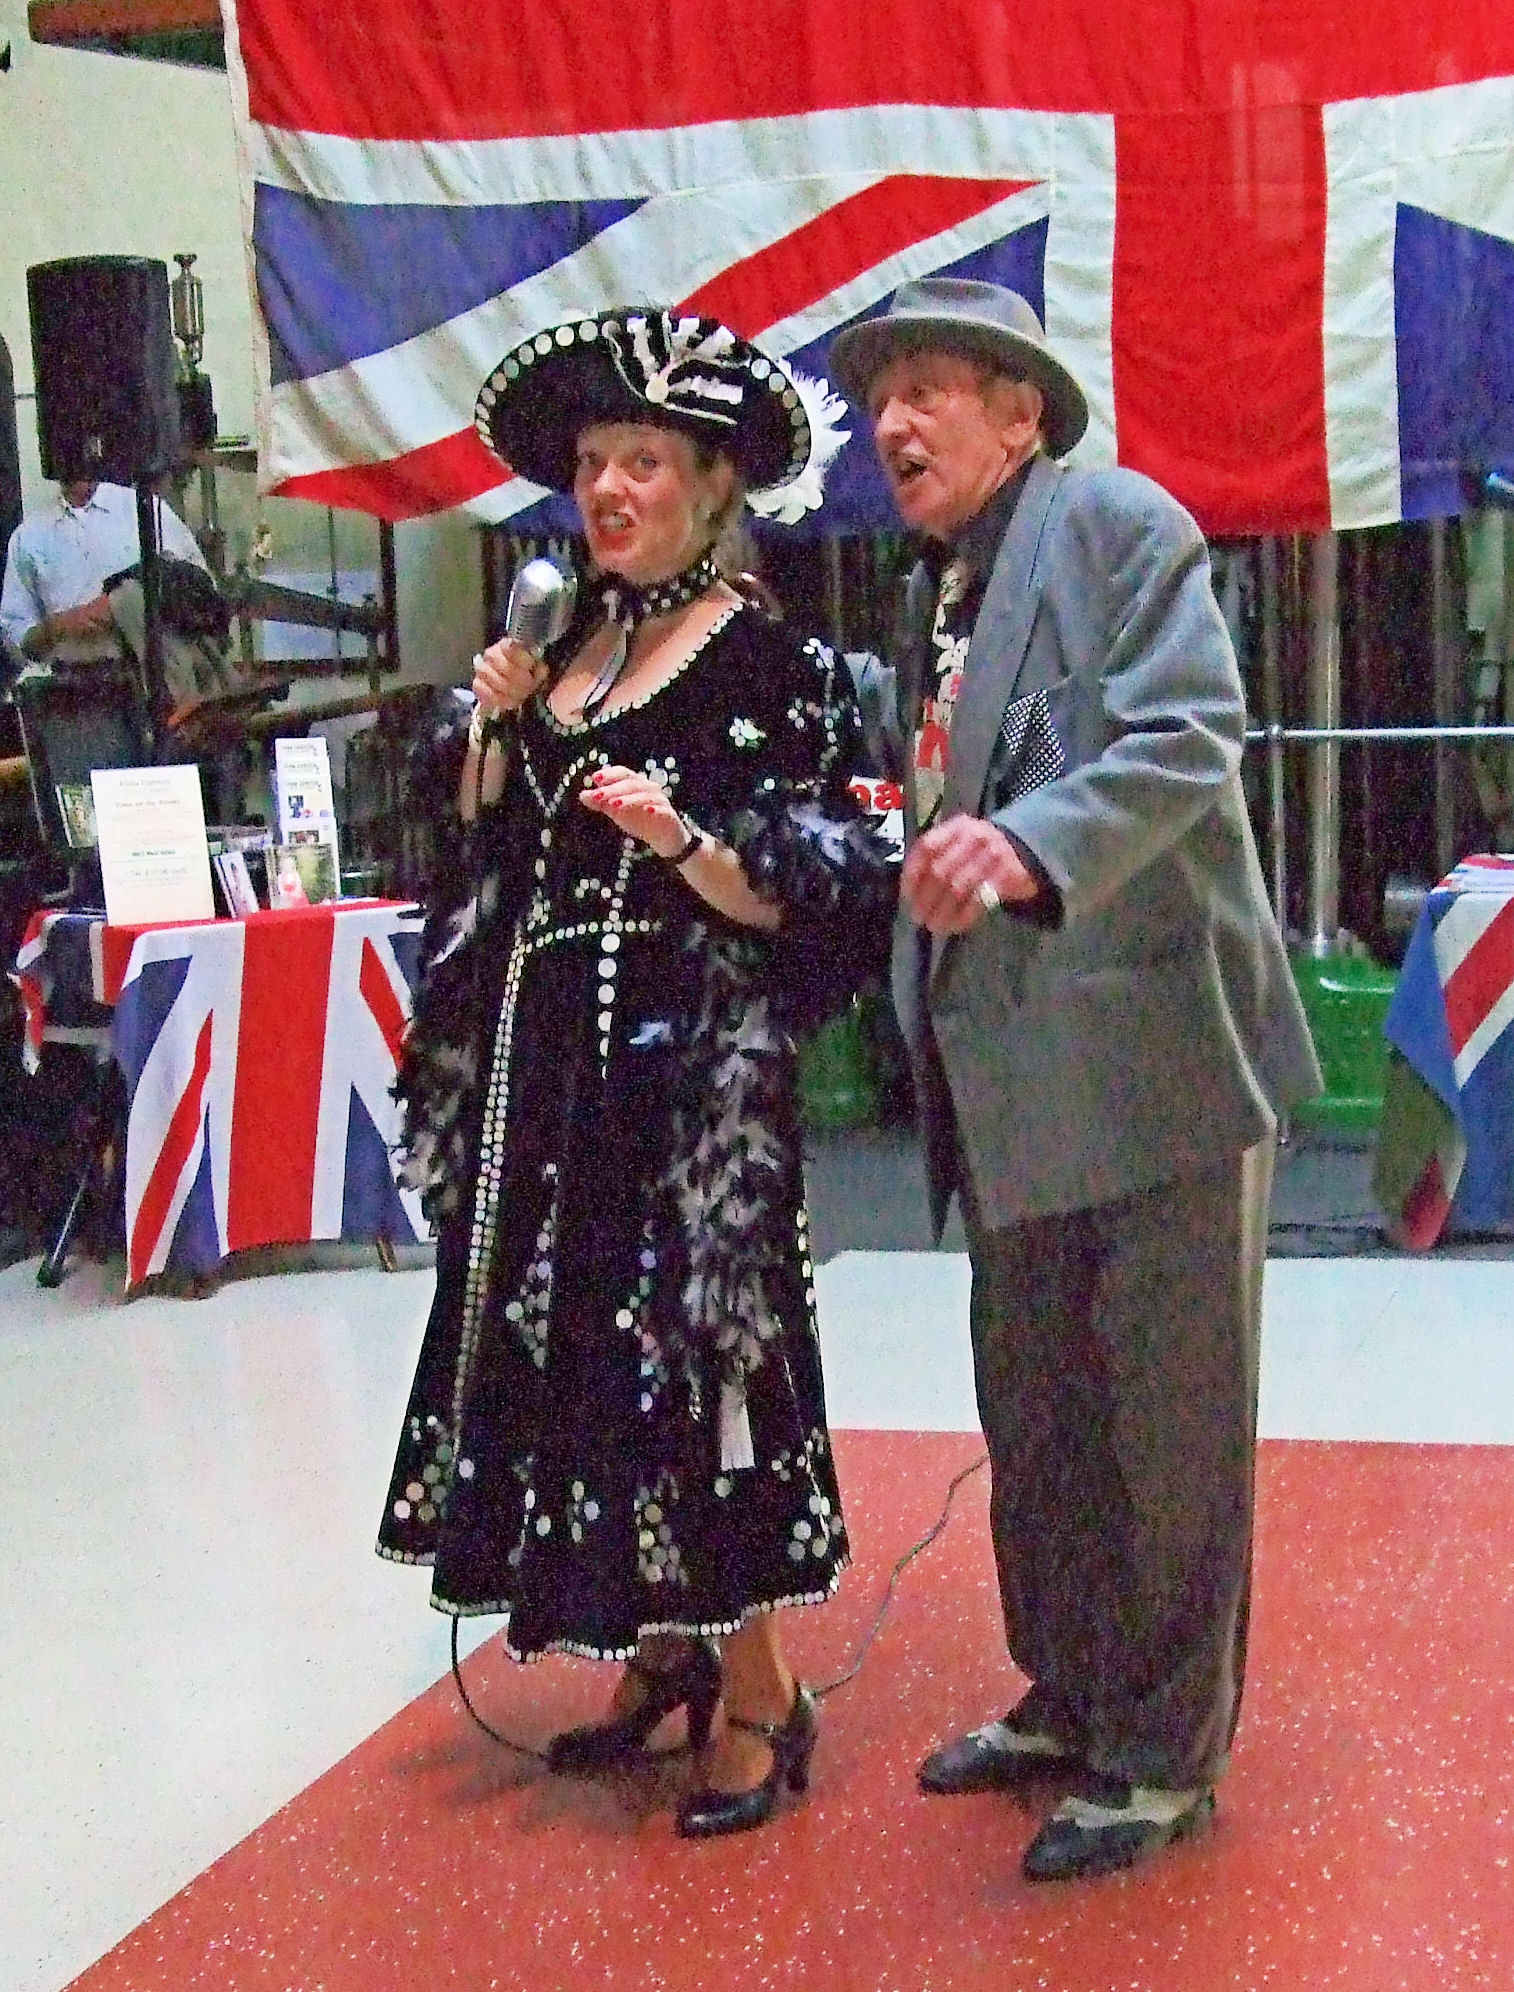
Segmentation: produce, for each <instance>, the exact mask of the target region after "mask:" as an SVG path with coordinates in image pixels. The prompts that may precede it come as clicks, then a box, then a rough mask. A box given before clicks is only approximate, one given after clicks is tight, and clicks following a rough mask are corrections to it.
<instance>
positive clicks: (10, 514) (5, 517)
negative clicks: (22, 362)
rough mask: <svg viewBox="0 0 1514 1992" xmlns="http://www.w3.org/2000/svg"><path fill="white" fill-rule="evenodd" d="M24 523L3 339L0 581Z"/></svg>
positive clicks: (11, 391)
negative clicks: (9, 549) (8, 550)
mask: <svg viewBox="0 0 1514 1992" xmlns="http://www.w3.org/2000/svg"><path fill="white" fill-rule="evenodd" d="M20 523H21V459H20V455H19V453H18V451H17V449H16V381H15V376H14V374H13V373H12V372H11V355H10V348H9V346H7V345H6V343H5V340H4V338H3V337H0V579H3V578H4V575H5V550H6V548H7V546H9V544H10V536H11V534H12V533H13V532H14V531H15V530H16V528H17V526H19V525H20Z"/></svg>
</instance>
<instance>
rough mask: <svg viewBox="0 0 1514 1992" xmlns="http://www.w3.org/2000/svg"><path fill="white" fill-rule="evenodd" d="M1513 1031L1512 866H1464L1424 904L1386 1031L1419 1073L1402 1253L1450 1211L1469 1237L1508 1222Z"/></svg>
mask: <svg viewBox="0 0 1514 1992" xmlns="http://www.w3.org/2000/svg"><path fill="white" fill-rule="evenodd" d="M1511 1026H1514V859H1509V858H1500V857H1478V858H1471V859H1468V860H1467V861H1466V862H1465V863H1464V864H1461V865H1458V866H1457V867H1456V869H1455V871H1453V872H1452V873H1451V875H1450V876H1449V877H1448V878H1445V879H1442V880H1441V882H1440V884H1439V885H1438V886H1437V887H1436V889H1435V890H1434V892H1432V893H1431V894H1430V897H1429V900H1428V902H1427V903H1426V908H1425V914H1424V917H1423V918H1422V919H1421V921H1420V923H1419V925H1418V927H1417V928H1416V929H1415V932H1414V935H1413V937H1412V939H1411V941H1410V943H1409V948H1408V952H1407V953H1406V955H1405V957H1404V965H1403V970H1402V973H1401V975H1400V977H1399V982H1398V987H1397V988H1396V990H1395V991H1394V996H1393V1002H1392V1004H1391V1005H1390V1007H1389V1011H1388V1016H1387V1019H1386V1022H1385V1025H1384V1029H1385V1031H1386V1034H1387V1037H1388V1041H1389V1043H1390V1044H1391V1045H1392V1046H1393V1048H1394V1049H1395V1050H1396V1051H1397V1052H1398V1053H1399V1055H1400V1057H1401V1058H1402V1059H1403V1060H1404V1061H1405V1062H1406V1064H1407V1065H1408V1066H1409V1068H1410V1071H1411V1072H1412V1074H1413V1075H1414V1078H1413V1080H1412V1081H1411V1082H1410V1084H1411V1085H1412V1087H1413V1092H1412V1094H1411V1095H1410V1096H1409V1098H1408V1099H1407V1100H1403V1099H1401V1100H1400V1103H1399V1104H1400V1107H1401V1109H1402V1110H1403V1111H1402V1114H1401V1118H1403V1120H1404V1121H1405V1123H1406V1126H1407V1127H1408V1128H1409V1129H1410V1130H1411V1139H1413V1140H1414V1141H1416V1142H1417V1143H1418V1145H1419V1146H1420V1147H1421V1149H1422V1150H1424V1151H1426V1152H1424V1153H1423V1156H1422V1159H1421V1161H1420V1166H1419V1168H1418V1171H1417V1173H1416V1174H1414V1176H1413V1177H1412V1179H1411V1180H1410V1181H1409V1182H1408V1183H1407V1186H1406V1187H1405V1189H1404V1192H1403V1195H1402V1199H1401V1201H1400V1202H1399V1207H1398V1213H1397V1216H1398V1229H1399V1231H1400V1233H1401V1235H1402V1237H1403V1239H1404V1241H1405V1242H1406V1243H1407V1244H1410V1245H1413V1246H1416V1247H1418V1248H1419V1249H1423V1248H1424V1247H1426V1246H1428V1245H1432V1244H1433V1243H1434V1242H1435V1240H1436V1239H1437V1238H1438V1237H1439V1236H1440V1233H1441V1231H1442V1229H1443V1228H1444V1226H1445V1223H1446V1220H1447V1218H1448V1217H1449V1216H1450V1214H1451V1210H1452V1206H1453V1204H1454V1206H1455V1209H1456V1215H1457V1220H1458V1222H1459V1223H1460V1224H1462V1225H1463V1226H1466V1227H1468V1228H1471V1229H1474V1230H1477V1229H1494V1228H1497V1227H1499V1226H1506V1225H1508V1224H1509V1223H1511V1222H1514V1124H1511V1121H1510V1117H1509V1106H1508V1103H1509V1099H1510V1096H1511V1092H1514V1028H1511ZM1394 1159H1395V1158H1389V1163H1388V1167H1389V1170H1390V1171H1391V1168H1392V1164H1393V1161H1394ZM1379 1174H1380V1176H1381V1175H1382V1174H1383V1163H1382V1161H1381V1159H1380V1162H1379Z"/></svg>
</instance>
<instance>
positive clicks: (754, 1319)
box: [379, 306, 892, 1836]
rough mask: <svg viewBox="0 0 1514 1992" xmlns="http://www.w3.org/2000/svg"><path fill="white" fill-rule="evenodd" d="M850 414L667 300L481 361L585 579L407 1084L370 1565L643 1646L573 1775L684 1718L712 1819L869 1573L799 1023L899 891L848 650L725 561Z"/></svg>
mask: <svg viewBox="0 0 1514 1992" xmlns="http://www.w3.org/2000/svg"><path fill="white" fill-rule="evenodd" d="M840 412H841V408H840V404H839V403H837V402H836V401H835V400H834V399H833V398H832V397H829V396H828V395H826V394H825V392H824V390H823V389H820V388H817V387H816V385H815V384H813V383H807V382H801V381H800V380H798V379H797V378H796V377H795V376H794V375H793V374H791V373H790V371H789V369H788V368H787V367H786V366H785V365H784V364H783V363H782V362H781V361H779V360H776V359H772V358H770V357H768V356H766V355H764V354H763V353H761V352H760V351H759V350H758V349H757V348H756V347H754V346H752V345H750V344H749V343H747V342H746V341H745V340H742V339H740V338H739V337H737V336H736V335H735V334H734V333H732V332H731V331H729V330H728V329H727V328H726V327H724V326H722V325H719V324H717V323H716V322H715V321H713V320H710V319H707V318H696V317H692V316H680V315H678V314H676V313H674V312H669V311H664V310H659V309H656V308H654V307H650V306H647V307H624V308H621V309H617V310H614V311H607V312H602V313H600V314H598V315H597V316H595V317H584V318H581V319H574V320H571V321H569V322H568V323H567V324H565V325H562V326H560V327H558V328H556V329H555V330H554V331H552V332H547V333H542V334H540V335H538V336H537V337H536V338H534V339H533V340H531V341H529V342H527V343H526V344H525V345H523V346H521V347H519V348H517V349H516V350H515V351H514V352H512V353H510V354H509V355H507V357H506V358H505V359H504V360H503V361H502V362H501V364H500V366H499V367H498V369H497V370H496V371H495V373H494V374H493V375H492V376H491V377H490V379H489V380H488V381H487V382H486V383H485V385H484V388H483V389H482V391H481V394H480V397H479V404H478V410H477V423H478V428H479V432H480V434H481V435H482V436H483V438H484V440H485V441H486V442H487V443H488V444H489V446H490V447H491V448H492V449H493V450H494V451H495V452H496V453H497V454H498V455H499V456H500V457H502V458H503V459H504V460H505V461H506V462H507V463H508V464H509V465H510V467H511V468H512V469H513V470H515V471H517V472H519V473H520V474H522V475H523V476H525V477H528V478H530V479H532V480H533V481H535V482H536V483H539V484H543V485H546V486H548V487H550V488H552V489H554V490H558V491H571V492H572V494H573V498H574V500H575V502H576V504H577V507H578V511H579V514H580V516H581V519H582V525H583V531H584V535H585V538H586V540H587V547H588V554H589V559H590V563H591V566H592V568H593V570H594V572H595V577H596V578H595V581H594V582H593V584H591V586H590V587H589V589H588V590H586V591H585V595H584V597H583V598H582V599H581V600H580V604H579V611H578V613H577V616H576V619H575V622H574V624H573V626H572V627H571V628H570V629H569V631H568V633H567V635H566V636H565V637H564V638H563V640H562V642H561V643H560V644H559V645H558V646H557V648H556V650H555V652H554V653H553V654H552V655H551V657H550V658H549V666H550V668H547V667H544V666H543V665H542V664H540V663H539V662H538V661H537V660H536V659H535V658H533V656H532V655H531V653H530V652H529V651H527V650H525V649H523V648H522V647H520V646H519V645H517V644H513V643H511V642H508V641H506V642H501V643H496V644H495V645H493V646H492V647H491V648H490V649H489V650H487V651H486V652H485V653H484V654H483V656H482V657H481V658H480V659H479V660H478V663H477V672H476V676H475V679H474V690H475V692H476V694H477V698H478V706H477V711H476V713H475V718H474V727H473V730H472V733H471V735H470V745H469V750H468V754H467V759H466V762H465V764H464V768H463V775H462V784H461V805H462V808H463V812H464V814H465V815H468V814H469V813H471V812H472V811H473V809H474V805H475V799H477V800H478V804H479V806H478V814H477V821H476V823H475V825H474V827H473V831H472V837H473V842H474V847H475V851H476V859H475V864H474V867H473V885H474V890H473V893H472V896H471V898H470V899H469V900H468V902H467V904H466V905H465V906H464V907H462V908H461V909H459V911H458V912H457V913H455V914H454V915H453V917H452V918H451V920H450V922H449V923H448V925H447V930H446V932H445V933H444V934H442V935H441V936H440V937H439V940H438V945H437V947H436V948H435V950H434V959H433V960H432V962H431V964H430V966H429V968H428V972H427V976H426V979H425V982H424V985H423V990H422V995H421V999H420V1002H419V1004H418V1007H417V1015H416V1021H415V1024H414V1026H413V1028H412V1032H411V1037H410V1040H409V1044H408V1048H407V1058H406V1066H405V1073H404V1077H403V1079H402V1089H403V1090H404V1092H405V1094H406V1098H407V1104H408V1107H409V1128H410V1135H411V1149H412V1158H413V1160H412V1167H413V1169H414V1171H415V1172H416V1176H415V1179H416V1180H418V1181H420V1182H421V1183H422V1185H423V1187H424V1188H425V1189H426V1191H427V1193H428V1196H429V1200H430V1205H431V1207H432V1208H433V1210H434V1212H435V1214H436V1215H437V1217H438V1219H439V1229H440V1239H439V1245H438V1253H437V1289H436V1298H435V1302H434V1305H433V1308H432V1312H431V1317H430V1322H429V1325H428V1328H427V1333H426V1338H425V1343H424V1346H423V1349H422V1353H421V1359H420V1366H419V1370H418V1373H417V1376H416V1380H415V1385H414V1389H413V1392H412V1395H411V1400H410V1406H409V1410H408V1414H407V1416H406V1420H405V1425H404V1431H403V1434H402V1439H401V1444H400V1450H399V1457H398V1461H397V1464H396V1468H395V1473H394V1479H393V1484H392V1486H391V1489H390V1495H389V1505H388V1508H387V1511H386V1513H385V1517H384V1521H383V1526H382V1530H381V1535H380V1545H379V1546H380V1550H381V1553H382V1554H384V1555H386V1556H390V1557H393V1558H397V1559H399V1560H401V1561H406V1562H424V1563H430V1564H431V1565H432V1566H433V1593H432V1597H433V1603H435V1604H436V1605H437V1606H438V1607H439V1608H440V1609H441V1610H443V1611H446V1612H450V1613H491V1612H498V1613H503V1614H506V1615H507V1617H508V1627H507V1633H506V1639H507V1644H508V1647H509V1650H510V1652H511V1653H512V1654H513V1655H514V1656H515V1657H516V1658H518V1659H522V1660H524V1659H531V1658H534V1657H536V1656H538V1655H540V1654H543V1653H547V1652H569V1653H578V1654H585V1655H588V1656H590V1657H593V1658H597V1659H605V1660H614V1661H618V1662H620V1663H622V1668H623V1671H622V1673H621V1676H620V1679H619V1682H618V1684H617V1686H616V1689H615V1692H614V1697H613V1700H612V1701H611V1704H610V1707H609V1710H608V1712H607V1714H606V1716H605V1719H604V1720H603V1721H601V1722H598V1723H595V1724H592V1725H589V1726H587V1727H584V1728H580V1729H575V1730H570V1731H568V1732H566V1733H565V1734H562V1735H559V1736H558V1737H556V1738H555V1739H554V1741H553V1744H552V1746H551V1752H550V1761H551V1763H552V1766H553V1768H554V1769H556V1770H558V1771H561V1772H565V1773H578V1774H583V1773H588V1772H593V1771H597V1770H600V1769H603V1768H605V1767H607V1766H610V1765H612V1764H619V1763H624V1762H628V1761H632V1760H634V1759H635V1758H636V1756H637V1755H638V1754H639V1753H640V1752H641V1751H642V1749H643V1747H644V1746H645V1744H646V1743H647V1741H648V1739H649V1738H650V1737H651V1735H652V1732H653V1731H654V1730H655V1729H656V1728H657V1727H658V1725H659V1724H660V1723H661V1722H662V1721H663V1719H664V1718H665V1717H667V1716H669V1715H671V1714H673V1712H674V1711H675V1710H678V1709H680V1708H682V1709H683V1710H684V1711H685V1715H686V1720H687V1725H688V1734H689V1738H690V1741H691V1742H692V1744H693V1745H694V1746H695V1747H696V1748H697V1749H699V1750H701V1752H702V1755H701V1757H700V1759H699V1770H700V1774H699V1779H698V1788H697V1789H694V1790H691V1791H689V1792H688V1793H687V1794H686V1795H685V1797H684V1798H683V1800H682V1802H681V1804H680V1806H679V1810H678V1818H677V1826H678V1830H679V1832H680V1833H682V1834H685V1835H688V1836H704V1835H712V1834H718V1833H729V1832H736V1831H740V1830H742V1829H744V1828H747V1827H753V1826H758V1825H761V1824H762V1823H764V1822H765V1821H766V1820H767V1819H768V1818H769V1817H770V1816H771V1814H772V1812H773V1809H774V1807H775V1805H776V1804H777V1801H778V1796H779V1792H780V1789H781V1788H782V1786H783V1785H785V1784H787V1785H788V1786H789V1787H790V1788H791V1789H792V1790H794V1791H796V1792H797V1791H803V1790H804V1788H805V1786H806V1782H807V1778H808V1771H809V1761H810V1755H811V1752H812V1750H813V1748H814V1743H815V1709H814V1703H813V1701H812V1699H811V1697H810V1696H809V1694H808V1693H807V1692H806V1690H805V1689H804V1688H803V1687H802V1686H801V1685H799V1684H798V1683H797V1682H796V1681H795V1679H794V1676H793V1674H792V1672H791V1671H790V1669H789V1666H788V1664H787V1662H786V1661H785V1658H784V1654H783V1647H782V1641H781V1630H780V1628H781V1623H782V1621H781V1619H780V1617H779V1616H778V1607H780V1606H787V1605H804V1604H816V1603H819V1602H821V1601H822V1600H823V1599H825V1598H827V1597H829V1596H830V1595H831V1593H832V1592H833V1590H834V1589H835V1586H836V1584H837V1581H838V1579H839V1577H840V1573H841V1571H842V1569H843V1567H844V1566H845V1563H846V1561H847V1541H846V1531H845V1527H844V1525H843V1522H842V1517H841V1506H840V1500H839V1497H838V1494H837V1488H836V1480H835V1473H834V1468H833V1465H832V1459H831V1446H830V1439H829V1435H828V1433H827V1430H826V1421H825V1405H824V1396H823V1391H822V1385H821V1375H820V1360H819V1348H818V1344H817V1340H816V1332H815V1295H814V1286H813V1276H812V1270H811V1266H810V1261H809V1256H808V1250H807V1243H806V1229H805V1212H804V1201H803V1183H802V1177H801V1149H800V1130H799V1124H798V1114H797V1100H796V1077H795V1050H794V1032H795V1029H796V1028H798V1027H801V1026H802V1025H803V1024H805V1023H806V1022H807V1021H809V1020H811V1019H812V1018H813V1017H814V1016H815V1015H817V1014H820V1013H823V1011H824V1009H825V1008H826V1006H827V1004H828V1003H834V1002H836V1001H838V1000H844V997H845V995H846V993H847V992H848V989H849V986H850V985H849V980H848V978H853V977H856V976H858V975H860V974H861V973H862V972H863V971H864V970H865V968H866V967H867V965H868V961H869V959H870V956H871V952H872V951H871V950H870V948H869V946H868V945H867V943H868V941H869V940H870V938H871V937H872V936H874V935H876V934H879V933H882V932H883V931H885V929H886V922H887V905H886V902H887V900H888V898H889V896H890V894H891V890H892V879H891V875H890V869H889V866H888V864H887V861H886V857H885V856H884V855H883V854H882V853H880V852H879V851H878V850H877V849H876V847H874V846H873V845H872V843H871V841H870V838H869V834H868V832H867V830H866V828H865V826H864V824H863V823H862V821H861V819H860V818H859V816H858V813H857V811H856V808H855V805H853V803H852V802H851V799H850V797H849V796H848V794H847V788H846V783H847V778H848V777H849V775H851V774H852V773H853V772H855V770H856V768H857V767H858V765H860V743H859V736H858V729H857V721H856V714H855V710H854V707H853V703H852V696H851V686H850V681H849V679H848V677H847V674H846V670H845V667H844V665H841V664H839V663H838V662H837V661H836V660H834V659H832V658H831V657H830V656H829V654H828V653H826V652H825V651H824V650H823V649H822V648H821V647H820V646H818V645H809V646H806V645H804V644H802V643H800V642H799V641H798V640H796V639H795V638H794V637H793V636H791V635H789V634H788V633H787V632H786V631H785V630H784V629H783V628H782V626H781V625H780V624H779V623H777V622H775V621H773V620H771V619H770V618H769V617H768V616H766V615H765V614H764V613H762V612H761V611H760V610H759V609H757V608H756V607H754V606H752V605H751V603H750V602H749V601H748V600H747V599H746V598H745V597H744V596H743V595H742V594H741V593H739V592H737V590H736V589H734V588H733V587H731V586H730V585H729V584H728V582H727V581H726V580H725V579H724V578H723V575H722V572H721V568H720V566H719V564H718V562H717V557H716V543H717V540H718V539H719V537H720V535H721V533H722V531H723V529H724V528H725V527H726V526H727V525H728V524H730V523H731V522H732V521H733V520H734V519H735V517H736V516H737V514H738V513H739V511H740V509H741V507H742V505H743V502H745V503H747V504H749V505H751V506H752V507H753V508H754V509H756V510H759V511H762V512H765V513H767V514H769V515H774V516H783V517H785V518H786V519H787V520H788V521H789V522H792V521H793V520H794V519H796V518H797V517H799V516H801V515H802V512H803V510H804V508H805V506H806V505H814V504H818V502H819V484H820V477H821V473H822V471H823V468H824V464H825V462H826V461H827V459H828V457H829V456H830V455H831V454H833V453H834V450H835V448H836V447H838V446H839V443H840V442H841V441H842V440H844V437H843V436H841V435H840V434H838V432H836V431H835V429H834V428H833V427H832V426H831V424H830V420H829V419H828V418H831V417H834V416H835V415H838V414H839V413H840ZM433 924H436V923H433ZM717 1641H718V1642H719V1644H718V1647H717V1645H716V1644H715V1642H717ZM717 1716H718V1717H720V1718H721V1719H720V1720H718V1721H717V1720H716V1718H717Z"/></svg>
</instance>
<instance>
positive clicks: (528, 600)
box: [505, 554, 578, 657]
mask: <svg viewBox="0 0 1514 1992" xmlns="http://www.w3.org/2000/svg"><path fill="white" fill-rule="evenodd" d="M577 594H578V582H577V581H576V579H575V578H574V576H573V575H572V574H570V573H569V572H568V570H567V569H566V568H564V567H560V566H559V565H558V563H557V562H556V561H555V560H552V559H550V558H549V557H548V556H546V555H545V554H543V555H540V556H538V557H537V558H536V559H535V560H528V561H526V562H525V564H524V565H523V566H522V567H520V568H519V569H518V570H517V572H516V576H515V579H514V580H513V581H512V582H511V583H510V599H509V601H508V602H507V603H506V604H505V635H506V636H508V637H509V638H510V639H511V640H512V642H515V643H522V644H524V645H525V647H526V649H527V650H529V651H531V652H533V654H534V655H535V656H537V657H540V656H541V655H542V654H543V652H544V651H546V650H548V649H549V648H550V647H551V646H552V645H553V644H554V643H556V641H557V639H558V638H559V637H560V636H561V635H562V633H563V631H564V630H565V629H566V628H567V627H568V621H569V618H570V617H571V616H572V614H573V603H574V600H575V598H576V596H577Z"/></svg>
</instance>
